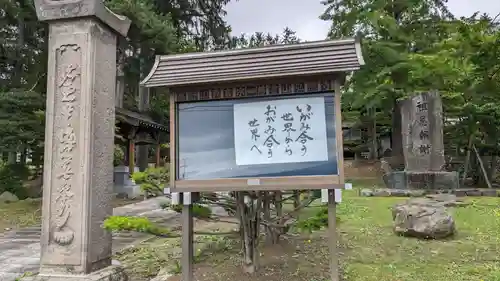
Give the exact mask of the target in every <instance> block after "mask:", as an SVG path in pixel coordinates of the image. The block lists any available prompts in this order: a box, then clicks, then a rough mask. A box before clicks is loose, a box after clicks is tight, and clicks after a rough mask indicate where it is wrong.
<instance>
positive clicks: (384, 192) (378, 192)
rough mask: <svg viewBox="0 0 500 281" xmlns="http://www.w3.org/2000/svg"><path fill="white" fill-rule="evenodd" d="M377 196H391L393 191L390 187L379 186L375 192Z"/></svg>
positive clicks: (374, 194)
mask: <svg viewBox="0 0 500 281" xmlns="http://www.w3.org/2000/svg"><path fill="white" fill-rule="evenodd" d="M373 196H375V197H389V196H391V191H390V190H389V189H383V188H378V189H375V191H374V192H373Z"/></svg>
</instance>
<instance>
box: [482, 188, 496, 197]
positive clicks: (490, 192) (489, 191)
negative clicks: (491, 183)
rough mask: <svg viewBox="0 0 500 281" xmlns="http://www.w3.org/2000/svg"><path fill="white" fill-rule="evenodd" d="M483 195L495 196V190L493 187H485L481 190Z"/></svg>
mask: <svg viewBox="0 0 500 281" xmlns="http://www.w3.org/2000/svg"><path fill="white" fill-rule="evenodd" d="M481 194H482V195H483V196H488V197H496V196H497V191H496V190H495V189H485V190H483V191H482V192H481Z"/></svg>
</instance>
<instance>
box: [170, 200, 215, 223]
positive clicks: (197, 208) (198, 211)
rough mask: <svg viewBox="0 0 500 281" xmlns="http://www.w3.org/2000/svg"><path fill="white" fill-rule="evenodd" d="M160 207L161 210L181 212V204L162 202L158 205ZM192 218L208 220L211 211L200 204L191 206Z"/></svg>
mask: <svg viewBox="0 0 500 281" xmlns="http://www.w3.org/2000/svg"><path fill="white" fill-rule="evenodd" d="M160 206H161V208H162V209H171V210H173V211H175V212H177V213H181V212H182V205H181V204H176V205H172V204H170V203H169V202H162V203H160ZM193 217H195V218H202V219H209V218H211V217H212V210H211V209H210V208H209V207H206V206H203V205H200V204H193Z"/></svg>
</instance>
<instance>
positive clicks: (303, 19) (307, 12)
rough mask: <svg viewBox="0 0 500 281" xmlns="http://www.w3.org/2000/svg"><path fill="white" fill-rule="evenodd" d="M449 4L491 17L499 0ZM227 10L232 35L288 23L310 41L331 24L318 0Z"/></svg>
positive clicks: (261, 0)
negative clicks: (322, 17) (326, 19)
mask: <svg viewBox="0 0 500 281" xmlns="http://www.w3.org/2000/svg"><path fill="white" fill-rule="evenodd" d="M306 2H308V3H309V4H304V3H306ZM448 7H449V9H450V10H451V12H452V13H453V14H455V15H456V16H470V15H472V14H473V13H474V12H475V11H479V12H481V13H485V12H486V13H488V14H490V15H492V16H496V15H497V14H498V13H500V1H499V0H449V1H448ZM226 10H227V16H226V20H227V22H228V23H229V24H230V25H231V27H232V29H233V35H239V34H241V33H247V34H252V33H254V32H256V31H262V32H266V33H267V32H270V33H271V34H277V33H281V31H282V30H283V29H284V28H285V27H287V26H288V27H289V28H291V29H292V30H294V31H296V32H297V35H298V37H299V38H300V39H302V40H306V41H313V40H323V39H325V37H326V34H327V33H328V29H329V27H330V26H329V23H328V22H324V21H322V20H320V19H318V17H319V15H321V13H322V12H323V11H324V6H323V5H322V4H321V3H320V0H238V1H235V0H233V1H231V2H230V3H229V4H228V6H227V8H226Z"/></svg>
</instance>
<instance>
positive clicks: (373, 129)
mask: <svg viewBox="0 0 500 281" xmlns="http://www.w3.org/2000/svg"><path fill="white" fill-rule="evenodd" d="M370 113H371V118H372V127H371V128H370V135H371V139H372V149H371V153H370V154H371V155H370V159H371V160H376V159H378V141H377V119H376V117H375V114H376V111H375V108H374V107H371V108H370Z"/></svg>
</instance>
